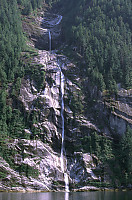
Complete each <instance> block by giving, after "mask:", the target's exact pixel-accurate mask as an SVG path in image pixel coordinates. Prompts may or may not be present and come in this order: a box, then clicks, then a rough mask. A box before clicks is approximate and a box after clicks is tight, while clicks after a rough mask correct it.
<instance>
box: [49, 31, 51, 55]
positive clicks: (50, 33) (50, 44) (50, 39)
mask: <svg viewBox="0 0 132 200" xmlns="http://www.w3.org/2000/svg"><path fill="white" fill-rule="evenodd" d="M49 51H51V32H50V31H49Z"/></svg>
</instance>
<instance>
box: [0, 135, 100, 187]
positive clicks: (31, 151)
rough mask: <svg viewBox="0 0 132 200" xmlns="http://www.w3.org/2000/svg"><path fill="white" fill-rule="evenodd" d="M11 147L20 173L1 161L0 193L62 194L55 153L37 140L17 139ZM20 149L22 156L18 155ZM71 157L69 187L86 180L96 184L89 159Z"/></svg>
mask: <svg viewBox="0 0 132 200" xmlns="http://www.w3.org/2000/svg"><path fill="white" fill-rule="evenodd" d="M10 147H11V148H12V150H15V151H16V152H17V153H16V154H15V157H14V164H15V165H16V166H17V167H18V168H19V172H18V171H17V172H16V171H15V170H13V169H11V168H10V166H9V164H8V163H7V162H6V161H5V160H3V159H2V158H1V163H0V170H1V171H2V172H3V173H5V174H6V177H5V178H3V179H2V180H1V182H0V190H15V191H32V190H40V191H54V190H64V174H63V173H62V171H61V163H60V154H58V153H56V152H54V151H53V149H52V148H51V147H50V146H49V145H47V144H44V143H43V142H42V141H40V140H32V141H31V140H25V139H16V140H13V141H12V143H10ZM22 149H23V153H22V154H20V153H19V152H20V151H22ZM74 157H75V159H73V158H72V161H71V163H72V164H70V165H69V167H70V168H69V170H68V171H69V179H70V181H71V183H73V182H74V183H76V182H79V181H80V180H84V179H85V180H86V177H89V178H91V179H96V180H97V177H96V176H95V175H94V174H93V172H92V170H91V168H92V167H95V165H94V163H93V159H92V156H90V155H89V154H82V153H78V155H74ZM65 163H66V160H65ZM22 166H25V167H26V171H25V173H24V172H22V173H21V172H20V171H21V170H20V168H21V167H22ZM31 169H32V171H31V172H32V173H30V176H28V177H26V173H28V174H29V170H31ZM56 184H57V185H56Z"/></svg>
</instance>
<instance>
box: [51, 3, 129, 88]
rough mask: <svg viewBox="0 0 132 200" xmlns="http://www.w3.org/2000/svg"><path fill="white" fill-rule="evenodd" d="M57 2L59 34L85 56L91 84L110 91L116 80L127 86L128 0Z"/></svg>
mask: <svg viewBox="0 0 132 200" xmlns="http://www.w3.org/2000/svg"><path fill="white" fill-rule="evenodd" d="M52 2H54V1H52ZM55 2H56V1H55ZM58 6H63V8H64V13H65V14H64V20H63V33H64V35H63V37H64V38H65V40H66V41H68V42H69V44H72V45H73V46H74V47H77V51H78V52H79V53H80V54H81V56H83V58H84V59H85V62H86V64H85V66H84V67H85V68H86V75H87V76H88V77H90V79H91V81H92V82H93V84H96V85H98V88H99V89H100V90H102V91H103V90H104V89H108V90H110V91H111V92H116V89H117V88H116V83H121V84H122V87H125V88H131V87H132V67H131V63H132V56H131V55H132V46H131V37H132V32H131V31H132V12H131V10H132V4H131V0H111V1H107V0H94V1H91V0H73V1H71V0H66V1H63V0H60V1H59V3H58ZM81 67H82V66H81Z"/></svg>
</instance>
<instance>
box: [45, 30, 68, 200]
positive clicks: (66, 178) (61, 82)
mask: <svg viewBox="0 0 132 200" xmlns="http://www.w3.org/2000/svg"><path fill="white" fill-rule="evenodd" d="M49 51H51V33H50V30H49ZM59 69H60V75H61V77H60V86H61V119H62V145H61V157H60V161H61V170H62V172H63V174H64V181H65V191H66V192H69V179H68V174H67V172H66V170H65V169H64V152H65V148H64V80H65V78H64V74H63V73H62V71H61V67H60V65H59ZM66 166H67V163H66ZM67 197H68V195H66V200H68V198H67Z"/></svg>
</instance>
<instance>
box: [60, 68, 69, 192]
mask: <svg viewBox="0 0 132 200" xmlns="http://www.w3.org/2000/svg"><path fill="white" fill-rule="evenodd" d="M59 68H60V86H61V87H60V88H61V119H62V144H61V157H60V161H61V170H62V172H63V174H64V181H65V191H66V192H69V179H68V174H67V169H65V165H66V168H67V161H66V164H64V153H65V147H64V136H65V134H64V83H65V77H64V74H63V73H62V71H61V67H60V65H59ZM65 158H66V155H65Z"/></svg>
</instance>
